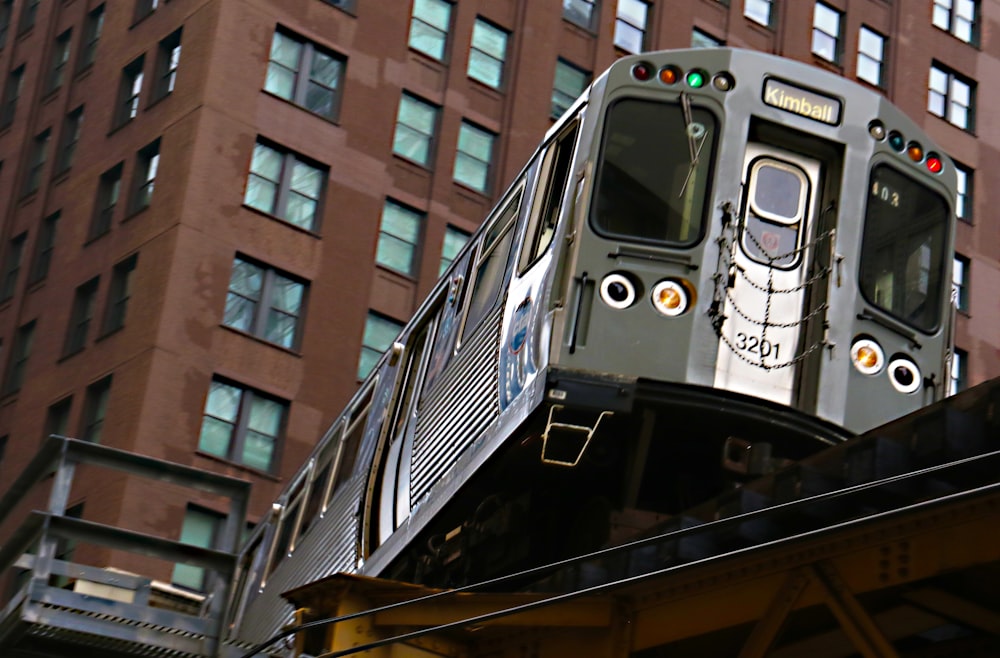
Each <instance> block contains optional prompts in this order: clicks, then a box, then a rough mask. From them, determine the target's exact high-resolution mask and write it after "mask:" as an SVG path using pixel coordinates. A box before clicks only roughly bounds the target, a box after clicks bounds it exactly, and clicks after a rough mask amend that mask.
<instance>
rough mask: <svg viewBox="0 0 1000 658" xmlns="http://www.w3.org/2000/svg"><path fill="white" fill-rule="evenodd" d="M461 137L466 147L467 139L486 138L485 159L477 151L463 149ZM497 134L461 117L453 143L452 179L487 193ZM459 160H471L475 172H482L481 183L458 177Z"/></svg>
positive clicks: (489, 186)
mask: <svg viewBox="0 0 1000 658" xmlns="http://www.w3.org/2000/svg"><path fill="white" fill-rule="evenodd" d="M463 137H464V138H465V141H466V148H468V140H469V139H485V140H488V142H489V143H488V145H487V146H488V150H489V153H488V154H487V159H486V160H483V159H482V158H480V157H479V155H480V154H478V153H471V152H470V151H468V150H463V148H462V142H463ZM498 137H499V135H497V134H496V133H495V132H493V131H492V130H489V129H487V128H484V127H483V126H480V125H477V124H475V123H473V122H471V121H469V120H468V119H462V123H461V124H460V125H459V128H458V139H457V141H456V144H455V164H454V167H453V168H452V176H451V177H452V180H453V181H454V182H456V183H458V184H459V185H462V186H464V187H467V188H469V189H470V190H474V191H476V192H479V193H480V194H489V193H490V190H491V189H492V188H493V159H494V153H495V151H496V144H497V141H498ZM460 161H463V162H465V161H472V162H473V163H474V164H475V165H476V167H475V170H476V172H477V173H478V172H480V171H481V173H482V183H481V184H478V183H477V181H474V180H472V179H471V178H467V177H464V176H463V177H462V178H459V162H460Z"/></svg>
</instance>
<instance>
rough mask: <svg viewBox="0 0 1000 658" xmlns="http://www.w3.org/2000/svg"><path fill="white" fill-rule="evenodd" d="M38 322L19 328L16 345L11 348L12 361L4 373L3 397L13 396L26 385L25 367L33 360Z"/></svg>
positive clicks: (30, 322)
mask: <svg viewBox="0 0 1000 658" xmlns="http://www.w3.org/2000/svg"><path fill="white" fill-rule="evenodd" d="M36 325H37V320H29V321H28V322H25V323H24V324H22V325H21V326H20V327H18V328H17V333H16V334H15V335H14V344H13V345H12V346H11V351H10V360H9V361H8V362H7V371H6V373H4V380H3V395H5V396H6V395H12V394H14V393H17V392H18V391H20V390H21V386H22V385H23V384H24V375H25V372H24V371H25V366H26V365H27V363H28V360H29V359H30V358H31V348H32V345H33V344H34V339H35V327H36Z"/></svg>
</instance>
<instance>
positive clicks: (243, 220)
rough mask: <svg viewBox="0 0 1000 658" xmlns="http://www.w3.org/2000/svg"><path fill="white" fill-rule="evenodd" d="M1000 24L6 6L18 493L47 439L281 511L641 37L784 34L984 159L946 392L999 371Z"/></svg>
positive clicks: (963, 6)
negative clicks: (596, 86) (472, 242)
mask: <svg viewBox="0 0 1000 658" xmlns="http://www.w3.org/2000/svg"><path fill="white" fill-rule="evenodd" d="M997 29H1000V4H998V3H997V2H996V1H995V0H987V1H985V2H980V1H978V0H977V1H975V2H973V1H969V0H895V1H890V0H863V1H862V2H851V3H848V2H847V1H846V0H828V1H827V2H790V1H789V0H731V1H730V2H720V1H717V0H670V1H669V2H667V1H664V0H651V1H649V2H645V1H643V0H617V1H616V0H564V1H563V2H562V4H561V5H560V3H559V2H556V1H550V2H540V1H538V0H531V1H530V2H529V1H528V0H490V1H489V2H487V1H486V0H455V1H454V2H449V1H448V0H377V1H376V0H114V1H113V2H112V1H111V0H106V1H105V2H100V1H98V0H61V1H55V0H47V1H39V0H0V345H2V348H0V369H2V370H0V378H2V379H0V454H2V459H0V482H8V481H10V480H12V479H13V477H14V476H15V475H16V474H17V473H18V472H19V471H20V470H21V469H23V468H24V465H25V464H26V463H27V462H28V460H29V459H30V458H31V456H32V455H33V454H34V452H35V451H36V449H37V447H38V445H39V444H40V442H41V440H42V438H43V437H44V436H47V435H49V434H53V433H55V434H62V435H69V436H74V437H78V438H82V439H86V440H90V441H99V442H100V443H101V444H103V445H108V446H113V447H116V448H121V449H124V450H127V451H134V452H139V453H142V454H146V455H151V456H154V457H158V458H162V459H166V460H170V461H174V462H178V463H181V464H186V465H191V466H196V467H199V468H203V469H209V470H212V471H216V472H219V473H223V474H227V475H231V476H236V477H240V478H244V479H248V480H251V481H252V482H253V483H254V487H253V494H252V499H251V504H250V517H251V520H254V519H255V518H259V517H260V515H261V514H263V513H264V512H265V511H266V510H267V505H268V504H269V502H270V500H271V499H272V498H273V497H274V495H275V493H276V492H277V490H278V488H279V487H280V486H281V485H282V482H283V477H284V476H287V475H288V474H290V473H291V472H293V471H294V470H295V469H296V467H297V466H298V465H299V464H300V463H301V461H302V460H303V459H304V457H305V456H306V455H307V454H308V452H309V450H310V449H311V447H312V445H313V444H314V443H315V441H316V440H317V439H318V437H320V436H321V435H322V433H323V431H324V430H325V429H326V427H327V425H328V424H329V422H330V421H331V419H332V418H333V417H334V416H335V415H336V414H337V412H338V410H339V408H340V406H341V405H342V404H343V403H344V402H345V401H346V400H347V398H348V397H349V396H350V395H351V394H352V393H353V391H354V390H355V388H356V387H357V384H358V382H359V379H360V378H362V377H363V375H364V374H365V372H366V369H367V368H368V367H370V365H371V364H372V363H373V361H374V359H375V358H377V356H378V354H380V353H381V351H382V350H384V349H385V348H386V347H387V346H388V343H389V342H390V341H391V340H392V338H393V337H394V335H395V332H396V330H397V329H398V328H399V326H401V324H402V323H403V322H404V321H405V320H406V319H407V318H408V317H409V316H410V314H411V313H412V312H413V311H414V310H415V309H416V307H417V305H418V304H419V303H420V301H421V300H422V298H423V296H424V295H425V294H426V293H427V291H428V290H429V289H430V287H431V286H432V284H433V283H434V281H435V280H436V278H437V276H438V273H439V272H440V271H441V267H442V263H443V262H447V259H449V258H450V257H451V256H452V255H453V254H454V253H455V251H456V250H457V249H458V248H459V247H460V246H461V244H462V243H463V242H464V239H465V237H466V236H467V235H468V234H469V233H470V232H471V231H472V230H474V229H475V227H476V226H477V224H478V221H479V220H480V219H481V218H483V217H484V216H485V214H486V213H487V211H488V210H489V208H490V205H491V202H492V200H493V199H495V198H496V197H497V195H498V194H499V193H500V192H502V191H503V187H504V185H505V184H506V182H507V181H509V180H510V179H511V178H512V177H513V176H514V175H515V173H516V172H517V171H518V170H519V169H520V167H521V165H522V164H523V162H524V160H525V159H526V158H527V156H528V155H529V154H530V153H531V151H532V150H533V149H534V147H535V145H536V143H537V142H538V141H539V139H540V138H541V136H542V135H543V133H544V132H545V130H546V129H547V128H548V126H549V125H550V124H551V121H552V119H553V117H554V116H557V115H558V114H559V113H560V112H561V111H562V109H564V108H565V107H566V106H568V104H569V103H570V102H571V101H572V99H573V98H574V97H575V96H576V95H577V94H578V93H579V92H580V91H581V90H582V88H583V87H584V86H585V85H586V84H587V83H588V82H589V81H590V79H591V78H592V76H593V75H595V74H599V73H600V71H601V70H603V69H604V68H605V67H606V66H607V65H608V64H609V63H610V62H611V61H613V60H614V58H615V57H617V56H619V55H620V54H621V53H624V52H637V51H639V50H642V49H646V50H651V49H660V48H677V47H688V46H691V45H709V44H713V43H717V44H725V45H729V46H735V47H745V48H752V49H757V50H763V51H768V52H773V53H777V54H780V55H784V56H787V57H791V58H794V59H798V60H802V61H806V62H810V63H813V64H815V65H816V66H818V67H821V68H825V69H828V70H833V71H835V72H838V73H841V74H843V75H845V76H847V77H850V78H853V79H858V80H860V81H861V82H862V83H863V84H868V85H871V86H873V87H877V88H879V89H881V90H883V91H884V93H885V94H886V95H887V96H888V97H889V98H890V99H892V100H893V101H894V102H895V103H896V104H897V105H899V106H901V107H902V108H903V109H904V110H905V111H907V112H908V114H910V116H912V117H913V118H914V119H915V120H916V121H917V122H918V123H919V124H921V125H922V126H923V127H924V128H925V129H926V130H927V131H928V132H929V133H930V135H931V136H932V137H933V138H934V139H935V140H936V141H937V142H938V143H939V144H940V145H941V146H942V147H943V148H944V149H946V150H947V152H948V153H949V154H950V155H951V156H952V157H953V158H954V159H955V160H956V161H957V162H958V164H959V165H960V166H961V168H962V171H963V172H964V176H963V177H962V181H961V182H962V186H963V195H962V199H961V207H960V210H961V220H962V221H961V222H960V223H959V228H958V242H957V245H958V253H957V254H956V262H957V263H959V264H960V267H958V268H956V285H957V287H958V290H959V294H958V300H959V313H958V327H957V334H956V345H957V348H958V351H957V354H958V359H957V362H958V368H956V375H955V377H956V380H955V382H954V386H955V387H956V388H960V387H964V386H967V385H971V384H975V383H978V382H980V381H984V380H986V379H989V378H992V377H995V376H997V375H1000V332H998V331H997V327H998V326H1000V302H998V301H997V298H996V297H994V294H995V293H991V292H990V291H991V290H992V291H995V290H997V289H1000V230H998V228H1000V227H998V220H997V218H996V217H995V216H993V214H992V213H991V211H990V208H993V207H995V206H996V205H997V202H996V200H994V199H993V198H991V197H992V196H994V195H996V194H997V191H996V188H994V187H993V181H992V180H991V177H992V172H994V171H996V170H997V169H998V166H997V165H998V164H1000V122H998V120H997V115H996V114H995V113H991V112H989V111H986V108H990V107H993V106H995V105H996V104H997V103H996V101H997V100H998V99H997V98H996V96H997V94H998V92H997V91H995V90H993V89H992V86H991V85H990V84H988V83H989V81H991V80H994V79H997V77H998V75H1000V41H998V39H1000V35H998V33H997V32H995V30H997ZM70 504H71V512H72V513H74V514H77V515H82V516H83V517H84V518H87V519H90V520H95V521H100V522H103V523H106V524H109V525H114V526H121V527H127V528H131V529H134V530H138V531H142V532H149V533H152V534H157V535H165V536H172V537H175V538H176V537H185V538H186V539H188V540H190V541H192V542H196V543H206V542H211V537H212V535H213V529H214V528H215V527H216V526H217V524H218V522H219V520H220V518H221V517H220V515H219V514H220V512H221V510H220V509H219V508H218V506H217V505H216V504H215V501H214V500H213V499H212V498H211V497H210V496H205V497H203V498H199V499H197V500H185V499H181V498H176V497H172V496H170V495H168V493H167V490H166V489H163V490H160V489H157V488H155V487H151V486H150V485H147V484H140V483H138V482H137V481H135V480H133V479H131V478H128V477H125V476H118V477H106V476H102V477H100V478H98V477H96V476H91V474H88V473H86V472H84V473H81V476H80V477H79V478H78V481H77V484H76V488H75V489H74V491H73V493H72V495H71V497H70ZM137 559H138V558H135V557H134V556H131V555H127V556H126V555H124V554H123V555H121V556H117V555H112V554H109V553H99V554H95V555H94V556H92V560H93V561H94V562H95V563H96V564H97V566H107V565H109V564H113V565H114V566H116V567H119V568H122V569H127V570H135V571H143V570H148V569H149V567H147V566H144V565H142V564H139V563H138V562H136V561H135V560H137ZM152 570H153V573H152V575H153V576H154V577H156V578H158V579H161V580H163V581H165V582H171V581H173V582H175V583H176V584H178V585H182V586H184V587H188V588H191V589H197V588H198V578H199V577H200V575H199V573H198V572H194V573H192V572H190V571H185V570H183V569H174V568H173V567H172V565H169V564H162V565H156V566H155V567H152Z"/></svg>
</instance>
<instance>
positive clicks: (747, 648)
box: [739, 568, 809, 658]
mask: <svg viewBox="0 0 1000 658" xmlns="http://www.w3.org/2000/svg"><path fill="white" fill-rule="evenodd" d="M808 584H809V573H808V572H807V571H806V570H804V569H801V568H798V569H794V570H793V571H792V572H791V573H789V574H788V579H787V580H786V581H785V584H784V585H783V586H782V587H781V589H779V590H778V593H777V594H776V595H775V596H774V599H772V601H771V605H770V606H768V608H767V611H766V612H765V613H764V615H763V616H762V617H761V618H760V619H759V620H758V621H757V625H756V626H754V629H753V631H752V632H751V633H750V637H749V638H748V639H747V641H746V643H745V644H744V645H743V649H742V651H740V655H739V658H763V657H764V656H765V655H766V654H767V651H768V649H770V647H771V644H772V643H773V642H774V638H775V637H777V635H778V631H780V630H781V626H782V624H784V623H785V619H787V618H788V613H789V612H791V611H792V610H793V609H794V608H795V602H796V601H798V600H799V596H800V595H801V594H802V591H803V590H805V588H806V586H807V585H808Z"/></svg>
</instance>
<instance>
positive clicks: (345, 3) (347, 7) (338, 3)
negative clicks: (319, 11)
mask: <svg viewBox="0 0 1000 658" xmlns="http://www.w3.org/2000/svg"><path fill="white" fill-rule="evenodd" d="M323 2H325V3H326V4H328V5H333V6H334V7H340V8H341V9H343V10H344V11H354V0H323Z"/></svg>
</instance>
